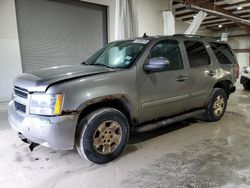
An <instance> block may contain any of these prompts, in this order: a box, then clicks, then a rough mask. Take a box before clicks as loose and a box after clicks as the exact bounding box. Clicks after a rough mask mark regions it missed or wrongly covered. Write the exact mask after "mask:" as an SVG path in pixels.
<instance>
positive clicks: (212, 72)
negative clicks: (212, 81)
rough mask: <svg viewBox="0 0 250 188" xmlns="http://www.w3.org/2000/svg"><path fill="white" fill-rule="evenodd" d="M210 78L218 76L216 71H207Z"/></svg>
mask: <svg viewBox="0 0 250 188" xmlns="http://www.w3.org/2000/svg"><path fill="white" fill-rule="evenodd" d="M206 72H207V75H208V76H214V75H216V72H215V71H206Z"/></svg>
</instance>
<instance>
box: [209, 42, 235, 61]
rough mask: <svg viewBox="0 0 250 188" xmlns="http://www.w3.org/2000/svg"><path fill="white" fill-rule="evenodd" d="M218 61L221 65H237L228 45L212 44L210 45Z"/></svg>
mask: <svg viewBox="0 0 250 188" xmlns="http://www.w3.org/2000/svg"><path fill="white" fill-rule="evenodd" d="M209 44H210V46H211V48H212V50H213V52H214V54H215V56H216V58H217V60H218V61H219V62H220V64H236V63H237V61H236V59H235V56H234V54H233V52H232V50H231V49H230V47H229V46H228V45H227V44H222V43H216V42H210V43H209Z"/></svg>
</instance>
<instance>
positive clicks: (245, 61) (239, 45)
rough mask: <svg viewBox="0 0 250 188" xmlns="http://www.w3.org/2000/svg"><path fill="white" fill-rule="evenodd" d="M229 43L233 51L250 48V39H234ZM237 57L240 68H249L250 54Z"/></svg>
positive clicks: (239, 54) (237, 54) (241, 54)
mask: <svg viewBox="0 0 250 188" xmlns="http://www.w3.org/2000/svg"><path fill="white" fill-rule="evenodd" d="M228 42H229V44H230V45H231V47H232V48H233V49H249V48H250V37H233V38H229V41H228ZM236 57H237V60H238V63H239V65H240V67H244V66H249V62H250V61H249V53H236Z"/></svg>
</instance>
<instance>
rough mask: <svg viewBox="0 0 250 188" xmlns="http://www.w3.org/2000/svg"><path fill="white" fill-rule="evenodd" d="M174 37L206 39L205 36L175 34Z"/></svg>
mask: <svg viewBox="0 0 250 188" xmlns="http://www.w3.org/2000/svg"><path fill="white" fill-rule="evenodd" d="M173 36H177V37H178V36H180V37H196V38H204V37H205V36H201V35H190V34H174V35H173Z"/></svg>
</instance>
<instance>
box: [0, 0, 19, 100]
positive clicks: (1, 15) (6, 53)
mask: <svg viewBox="0 0 250 188" xmlns="http://www.w3.org/2000/svg"><path fill="white" fill-rule="evenodd" d="M21 72H22V69H21V58H20V49H19V41H18V34H17V25H16V12H15V3H14V0H0V101H8V100H10V96H11V92H12V83H13V80H14V78H15V77H16V76H17V75H18V74H20V73H21Z"/></svg>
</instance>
